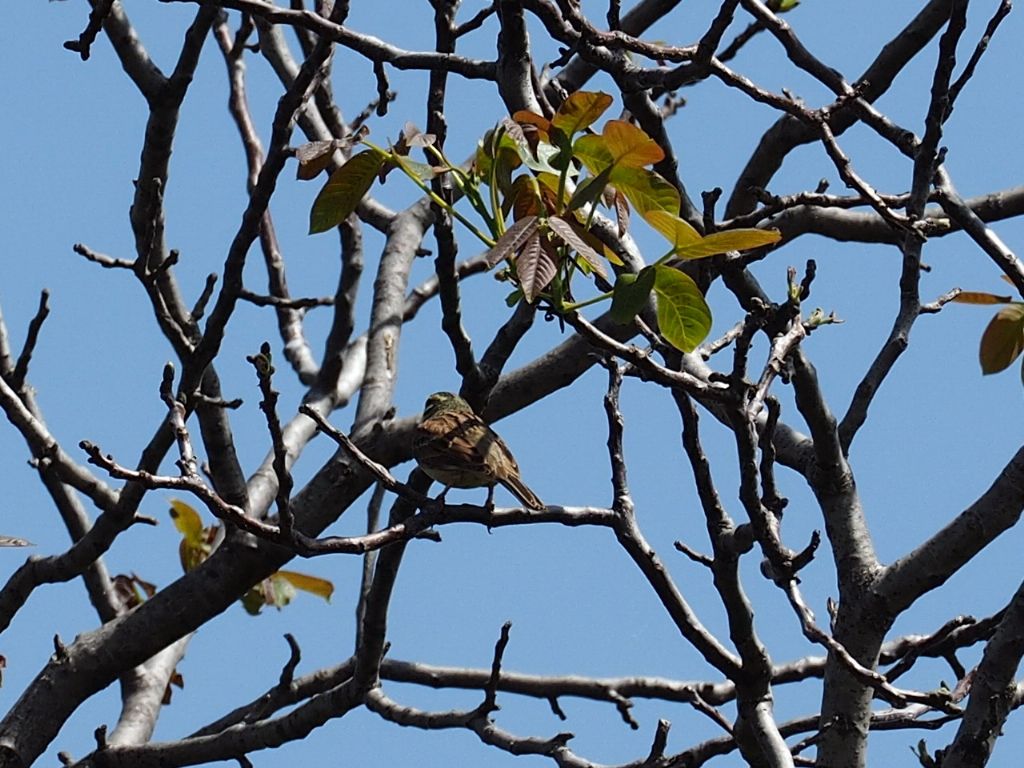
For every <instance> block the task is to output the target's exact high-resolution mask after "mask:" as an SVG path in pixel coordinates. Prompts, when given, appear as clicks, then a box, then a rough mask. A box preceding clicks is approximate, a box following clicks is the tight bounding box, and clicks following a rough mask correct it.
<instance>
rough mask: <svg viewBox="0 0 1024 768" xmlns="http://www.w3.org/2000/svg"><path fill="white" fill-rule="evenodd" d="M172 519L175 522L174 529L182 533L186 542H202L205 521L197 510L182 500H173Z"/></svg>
mask: <svg viewBox="0 0 1024 768" xmlns="http://www.w3.org/2000/svg"><path fill="white" fill-rule="evenodd" d="M171 519H172V520H173V521H174V527H175V528H177V529H178V531H180V532H181V535H182V536H184V537H185V540H186V541H188V542H192V543H199V542H202V540H203V519H202V518H201V517H200V516H199V513H198V512H196V511H195V509H193V508H192V507H191V506H189V505H188V504H186V503H185V502H184V501H182V500H181V499H171Z"/></svg>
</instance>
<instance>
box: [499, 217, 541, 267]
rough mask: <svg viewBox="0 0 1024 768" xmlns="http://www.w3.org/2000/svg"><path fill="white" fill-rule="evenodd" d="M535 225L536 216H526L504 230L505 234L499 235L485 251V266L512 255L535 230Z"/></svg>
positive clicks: (536, 223) (536, 222) (536, 224)
mask: <svg viewBox="0 0 1024 768" xmlns="http://www.w3.org/2000/svg"><path fill="white" fill-rule="evenodd" d="M537 226H538V221H537V217H536V216H527V217H526V218H524V219H520V220H519V221H517V222H516V223H515V224H513V225H512V226H511V227H509V228H508V229H507V230H505V234H503V235H502V236H501V237H499V238H498V242H496V243H495V244H494V247H493V248H491V250H489V251H488V252H487V266H488V267H489V268H490V267H493V266H494V265H495V264H497V263H498V262H500V261H503V260H505V259H507V258H509V257H510V256H512V255H513V254H514V253H515V252H516V251H518V250H519V249H520V247H522V245H523V243H525V242H526V241H527V240H528V239H529V238H530V237H531V236H532V235H533V234H534V233H535V232H536V231H537Z"/></svg>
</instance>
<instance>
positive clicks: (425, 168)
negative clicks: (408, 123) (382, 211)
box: [364, 134, 445, 194]
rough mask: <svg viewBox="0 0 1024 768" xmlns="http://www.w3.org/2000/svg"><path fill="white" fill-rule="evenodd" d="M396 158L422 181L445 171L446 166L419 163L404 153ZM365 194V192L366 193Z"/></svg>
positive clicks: (397, 162)
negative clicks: (438, 166)
mask: <svg viewBox="0 0 1024 768" xmlns="http://www.w3.org/2000/svg"><path fill="white" fill-rule="evenodd" d="M428 135H429V134H420V136H428ZM394 160H395V162H396V164H398V165H400V166H402V168H404V169H405V170H406V171H408V172H409V173H411V174H412V175H413V176H415V177H416V178H417V179H419V180H420V181H430V180H431V179H432V178H434V177H435V176H437V175H438V173H441V172H443V171H444V170H445V169H444V168H435V167H434V166H432V165H428V164H427V163H418V162H416V161H415V160H410V159H409V158H407V157H403V156H402V155H395V156H394ZM364 194H365V193H364Z"/></svg>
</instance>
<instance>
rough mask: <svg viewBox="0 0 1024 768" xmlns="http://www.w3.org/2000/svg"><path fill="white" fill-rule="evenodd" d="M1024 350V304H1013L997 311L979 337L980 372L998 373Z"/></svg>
mask: <svg viewBox="0 0 1024 768" xmlns="http://www.w3.org/2000/svg"><path fill="white" fill-rule="evenodd" d="M1022 350H1024V304H1021V303H1014V304H1010V305H1009V306H1007V307H1004V308H1003V309H1001V310H999V311H998V312H997V313H996V316H995V317H993V318H992V321H991V322H990V323H989V324H988V327H987V328H985V332H984V333H983V334H982V335H981V347H980V348H979V350H978V358H979V360H980V362H981V372H982V373H984V374H986V375H987V374H990V373H998V372H999V371H1001V370H1003V369H1004V368H1006V367H1007V366H1009V365H1010V363H1012V362H1013V361H1014V360H1016V359H1017V356H1018V355H1020V353H1021V351H1022Z"/></svg>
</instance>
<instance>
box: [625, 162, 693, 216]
mask: <svg viewBox="0 0 1024 768" xmlns="http://www.w3.org/2000/svg"><path fill="white" fill-rule="evenodd" d="M608 180H609V181H610V182H611V183H612V184H614V185H615V188H616V189H618V190H619V191H620V192H622V194H624V195H625V196H626V198H627V199H628V200H629V202H630V203H632V204H633V208H635V209H636V212H637V213H639V214H640V215H641V216H644V215H645V214H647V213H648V212H649V211H668V212H669V213H671V214H672V215H673V216H675V215H676V214H678V213H679V190H677V189H676V188H675V187H673V186H672V185H671V184H669V183H668V181H666V180H665V178H664V177H662V176H660V175H659V174H657V173H655V172H654V171H649V170H647V169H646V168H628V167H619V166H616V167H615V169H614V170H613V171H612V173H611V176H609V179H608Z"/></svg>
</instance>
